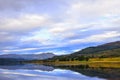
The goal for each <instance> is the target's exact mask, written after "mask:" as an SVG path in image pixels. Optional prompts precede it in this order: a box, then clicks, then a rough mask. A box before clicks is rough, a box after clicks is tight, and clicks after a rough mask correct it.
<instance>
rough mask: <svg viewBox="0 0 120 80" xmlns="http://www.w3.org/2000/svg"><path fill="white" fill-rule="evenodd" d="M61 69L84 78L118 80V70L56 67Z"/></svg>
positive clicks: (87, 66) (85, 66)
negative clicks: (79, 74) (76, 73)
mask: <svg viewBox="0 0 120 80" xmlns="http://www.w3.org/2000/svg"><path fill="white" fill-rule="evenodd" d="M58 67H59V68H61V69H68V70H72V71H75V72H78V73H81V74H83V75H86V76H91V77H95V76H97V77H100V78H105V79H108V80H120V68H106V67H89V65H77V66H73V65H72V66H58Z"/></svg>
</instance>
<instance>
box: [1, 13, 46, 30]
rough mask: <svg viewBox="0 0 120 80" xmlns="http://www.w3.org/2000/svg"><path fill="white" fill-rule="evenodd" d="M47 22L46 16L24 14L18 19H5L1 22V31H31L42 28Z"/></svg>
mask: <svg viewBox="0 0 120 80" xmlns="http://www.w3.org/2000/svg"><path fill="white" fill-rule="evenodd" d="M46 22H47V17H46V16H42V15H35V14H24V15H20V16H18V17H17V18H5V19H4V18H3V19H2V20H1V21H0V26H1V27H0V31H14V32H19V31H29V30H33V29H35V28H38V27H42V26H43V25H44V24H45V23H46Z"/></svg>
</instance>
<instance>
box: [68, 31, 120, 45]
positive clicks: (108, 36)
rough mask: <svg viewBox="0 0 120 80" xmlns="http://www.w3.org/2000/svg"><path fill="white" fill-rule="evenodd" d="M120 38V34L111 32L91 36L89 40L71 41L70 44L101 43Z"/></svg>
mask: <svg viewBox="0 0 120 80" xmlns="http://www.w3.org/2000/svg"><path fill="white" fill-rule="evenodd" d="M116 37H120V33H119V32H116V31H111V32H104V33H102V34H94V35H92V36H89V37H87V38H83V39H75V40H71V41H70V43H72V44H73V43H84V42H87V43H88V42H100V41H106V40H108V39H111V40H112V38H116Z"/></svg>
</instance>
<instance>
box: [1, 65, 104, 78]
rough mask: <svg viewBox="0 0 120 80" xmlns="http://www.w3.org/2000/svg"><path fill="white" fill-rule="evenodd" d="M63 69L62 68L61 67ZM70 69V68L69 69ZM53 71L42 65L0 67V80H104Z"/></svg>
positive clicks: (68, 72) (76, 73)
mask: <svg viewBox="0 0 120 80" xmlns="http://www.w3.org/2000/svg"><path fill="white" fill-rule="evenodd" d="M62 68H63V67H62ZM71 68H72V67H71ZM65 69H68V67H66V68H64V69H54V68H53V67H48V66H43V65H33V64H28V65H15V66H0V80H26V79H28V80H104V79H102V78H98V77H91V76H88V75H87V76H86V75H83V74H81V73H78V72H79V71H78V72H76V71H71V70H72V69H71V70H65Z"/></svg>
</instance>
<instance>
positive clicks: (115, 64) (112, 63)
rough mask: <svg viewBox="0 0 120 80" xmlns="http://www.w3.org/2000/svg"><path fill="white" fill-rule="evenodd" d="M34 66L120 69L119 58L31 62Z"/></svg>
mask: <svg viewBox="0 0 120 80" xmlns="http://www.w3.org/2000/svg"><path fill="white" fill-rule="evenodd" d="M30 63H34V64H44V65H54V66H70V65H89V66H90V67H111V68H120V57H115V58H90V59H89V60H88V61H77V60H75V61H45V62H44V61H39V60H37V61H31V62H30Z"/></svg>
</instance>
